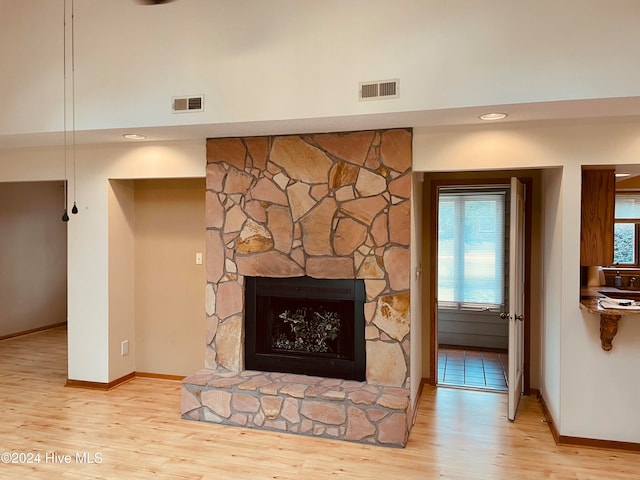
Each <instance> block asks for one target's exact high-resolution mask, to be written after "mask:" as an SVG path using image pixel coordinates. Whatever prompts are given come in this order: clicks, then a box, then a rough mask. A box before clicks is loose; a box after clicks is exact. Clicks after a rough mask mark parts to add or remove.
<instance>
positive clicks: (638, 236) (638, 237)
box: [611, 190, 640, 268]
mask: <svg viewBox="0 0 640 480" xmlns="http://www.w3.org/2000/svg"><path fill="white" fill-rule="evenodd" d="M625 196H635V197H638V198H640V190H624V191H618V192H616V193H615V201H614V218H613V223H614V224H616V223H632V224H634V234H635V239H634V245H633V256H634V260H635V261H634V262H633V263H619V262H615V261H614V262H613V263H612V265H611V266H614V267H615V266H622V267H630V268H633V267H640V218H618V217H616V216H615V205H616V202H617V200H618V197H625ZM613 242H614V251H615V234H614V238H613Z"/></svg>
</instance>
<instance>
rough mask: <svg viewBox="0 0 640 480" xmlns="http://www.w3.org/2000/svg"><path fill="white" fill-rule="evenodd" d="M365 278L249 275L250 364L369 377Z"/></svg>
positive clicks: (333, 375)
mask: <svg viewBox="0 0 640 480" xmlns="http://www.w3.org/2000/svg"><path fill="white" fill-rule="evenodd" d="M364 302H365V287H364V281H363V280H358V279H330V280H329V279H316V278H311V277H295V278H266V277H245V368H246V369H248V370H259V371H266V372H282V373H297V374H304V375H314V376H321V377H329V378H341V379H345V380H358V381H364V380H365V375H366V372H365V368H366V367H365V365H366V362H365V338H364V323H365V322H364Z"/></svg>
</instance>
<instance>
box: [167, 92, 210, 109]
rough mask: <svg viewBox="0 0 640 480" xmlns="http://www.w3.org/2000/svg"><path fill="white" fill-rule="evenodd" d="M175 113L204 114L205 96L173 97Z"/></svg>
mask: <svg viewBox="0 0 640 480" xmlns="http://www.w3.org/2000/svg"><path fill="white" fill-rule="evenodd" d="M171 100H172V102H171V104H172V108H173V113H186V112H202V111H204V95H193V96H189V97H173V98H172V99H171Z"/></svg>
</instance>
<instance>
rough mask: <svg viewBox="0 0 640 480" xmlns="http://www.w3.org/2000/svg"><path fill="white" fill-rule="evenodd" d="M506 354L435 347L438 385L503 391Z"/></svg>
mask: <svg viewBox="0 0 640 480" xmlns="http://www.w3.org/2000/svg"><path fill="white" fill-rule="evenodd" d="M508 362H509V356H508V355H507V353H500V352H487V351H479V350H464V347H445V348H439V349H438V384H441V385H451V386H456V387H467V388H480V389H483V390H496V391H504V392H506V391H507V371H508V368H509V364H508Z"/></svg>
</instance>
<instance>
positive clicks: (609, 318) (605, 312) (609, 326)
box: [580, 286, 640, 351]
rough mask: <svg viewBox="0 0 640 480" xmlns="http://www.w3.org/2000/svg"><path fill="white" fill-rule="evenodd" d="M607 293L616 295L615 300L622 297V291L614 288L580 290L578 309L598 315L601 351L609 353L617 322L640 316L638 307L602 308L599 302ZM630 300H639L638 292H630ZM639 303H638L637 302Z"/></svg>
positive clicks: (603, 287)
mask: <svg viewBox="0 0 640 480" xmlns="http://www.w3.org/2000/svg"><path fill="white" fill-rule="evenodd" d="M607 292H611V293H612V298H613V294H615V295H616V297H617V298H620V297H622V296H624V291H623V290H621V289H619V288H616V287H606V286H601V287H586V288H581V289H580V308H582V309H583V310H587V311H588V312H589V313H597V314H599V315H600V343H601V345H602V349H603V350H605V351H609V350H611V349H612V348H613V345H612V341H613V337H615V336H616V333H618V322H619V321H620V319H621V318H622V317H623V316H629V315H638V314H640V305H637V306H632V307H625V308H603V307H602V306H601V305H600V303H599V301H598V300H600V299H601V298H604V297H605V295H606V293H607ZM629 297H630V299H632V300H634V299H637V298H640V290H634V291H631V292H630V295H629ZM638 303H640V302H638Z"/></svg>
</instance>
